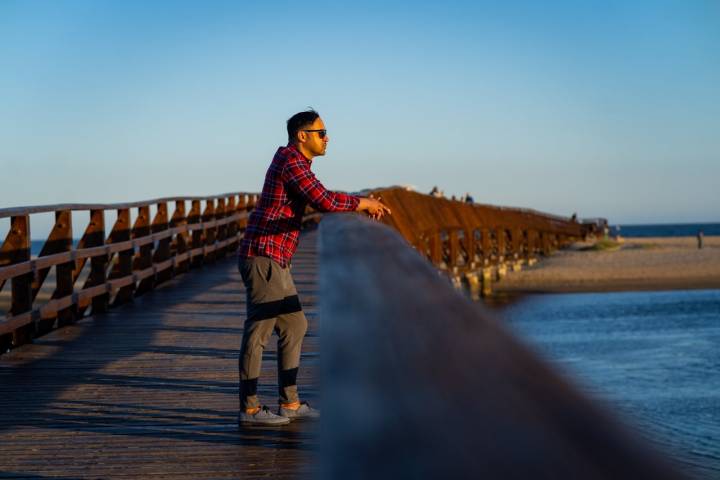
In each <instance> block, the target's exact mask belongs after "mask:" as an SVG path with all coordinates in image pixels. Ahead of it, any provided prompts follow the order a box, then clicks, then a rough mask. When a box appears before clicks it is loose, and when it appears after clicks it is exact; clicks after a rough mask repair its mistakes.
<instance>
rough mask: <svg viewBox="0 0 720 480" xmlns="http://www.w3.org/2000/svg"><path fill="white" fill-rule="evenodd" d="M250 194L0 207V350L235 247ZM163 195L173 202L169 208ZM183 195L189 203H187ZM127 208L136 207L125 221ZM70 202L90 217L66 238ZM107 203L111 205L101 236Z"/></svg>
mask: <svg viewBox="0 0 720 480" xmlns="http://www.w3.org/2000/svg"><path fill="white" fill-rule="evenodd" d="M257 198H258V195H257V194H254V193H230V194H223V195H214V196H208V197H171V198H161V199H155V200H146V201H141V202H131V203H118V204H82V205H81V204H60V205H51V206H36V207H16V208H9V209H3V210H0V218H2V217H9V218H10V223H11V224H10V230H9V232H8V235H7V238H6V239H5V241H4V242H3V243H2V245H1V246H0V289H2V287H3V285H4V284H5V283H6V282H8V281H9V282H10V284H11V290H12V292H11V301H12V304H11V306H10V310H9V312H8V313H7V314H6V315H5V318H4V319H2V318H0V353H2V352H4V351H6V350H7V349H9V348H14V347H16V346H18V345H21V344H23V343H26V342H29V341H31V340H32V338H34V337H36V336H39V335H42V334H44V333H46V332H48V331H50V330H51V329H53V328H56V327H59V326H62V325H65V324H67V323H70V322H74V321H75V320H77V319H78V318H80V317H82V316H84V315H85V314H87V313H88V312H89V311H92V312H93V313H95V312H102V311H104V310H105V309H107V308H108V307H109V306H115V305H119V304H122V303H124V302H127V301H130V300H131V299H132V298H133V297H135V296H137V295H141V294H143V293H145V292H147V291H149V290H152V289H153V288H155V286H157V285H159V284H161V283H163V282H165V281H167V280H169V279H170V278H172V277H173V276H175V275H177V274H179V273H183V272H186V271H188V269H190V268H194V267H198V266H201V265H202V264H203V263H206V262H211V261H214V260H215V259H216V258H220V257H223V256H225V255H226V253H228V252H231V251H233V250H234V248H235V247H237V245H238V241H239V239H240V238H241V237H242V232H243V231H244V228H245V225H246V223H247V218H248V213H249V211H250V210H251V209H252V208H253V207H254V205H255V203H256V201H257ZM168 202H174V203H175V211H174V212H173V214H172V215H170V214H169V211H168ZM187 202H190V204H191V206H192V208H191V209H190V210H189V211H186V203H187ZM203 202H204V208H203V205H202V203H203ZM151 205H157V211H156V213H155V215H154V218H150V212H151V210H150V207H151ZM133 208H136V209H137V215H136V220H135V223H134V225H131V224H130V218H131V217H130V211H131V209H133ZM77 210H89V212H90V219H89V221H88V223H87V225H86V226H85V230H84V234H83V236H82V238H80V240H79V242H78V244H77V245H76V246H73V235H72V216H71V211H77ZM106 210H116V211H117V220H116V222H115V224H114V225H113V226H112V229H111V232H110V233H109V235H107V236H106V232H105V219H104V217H105V215H104V212H105V211H106ZM49 211H53V212H54V213H55V218H56V221H55V225H54V227H53V229H52V231H51V232H50V235H49V236H48V239H47V240H46V241H45V244H44V245H43V247H42V251H41V252H40V255H39V256H38V257H37V258H31V255H30V246H31V245H30V243H31V242H30V218H31V217H30V215H31V214H35V213H43V212H49ZM308 218H310V219H312V218H314V217H308ZM88 262H90V267H89V269H88V268H87V267H86V265H87V264H88ZM50 269H55V272H56V282H55V284H54V285H53V287H54V291H53V293H52V296H51V298H49V299H48V300H47V301H45V303H43V304H37V303H39V302H35V299H36V297H37V296H38V294H39V292H40V290H41V288H42V287H43V285H44V284H45V280H46V278H47V276H48V273H49V271H50ZM83 269H85V270H86V271H87V270H89V272H88V275H87V278H86V280H85V282H84V284H82V285H76V283H77V281H78V279H79V278H80V277H81V273H82V272H83Z"/></svg>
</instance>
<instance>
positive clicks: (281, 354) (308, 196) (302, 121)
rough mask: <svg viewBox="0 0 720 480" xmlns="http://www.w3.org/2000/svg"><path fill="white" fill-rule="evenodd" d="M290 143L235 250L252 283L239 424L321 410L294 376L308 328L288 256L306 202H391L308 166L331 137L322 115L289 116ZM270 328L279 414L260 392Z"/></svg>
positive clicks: (350, 205) (373, 210)
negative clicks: (340, 186) (327, 179)
mask: <svg viewBox="0 0 720 480" xmlns="http://www.w3.org/2000/svg"><path fill="white" fill-rule="evenodd" d="M287 132H288V145H287V146H286V147H280V148H278V150H277V153H275V157H274V158H273V160H272V162H271V164H270V168H268V171H267V174H266V175H265V185H264V186H263V191H262V194H261V196H260V200H259V201H258V204H257V205H256V207H255V209H254V210H253V211H252V213H251V215H250V218H249V220H248V225H247V229H246V230H245V236H244V237H243V240H242V242H241V244H240V248H239V250H238V258H239V260H238V268H239V269H240V274H241V276H242V279H243V283H244V284H245V288H246V291H247V319H246V320H245V329H244V333H243V338H242V346H241V349H240V362H239V363H240V415H239V424H240V425H247V424H260V425H283V424H286V423H289V422H290V419H293V418H317V417H318V416H319V413H318V411H317V410H315V409H313V408H312V407H310V405H308V404H307V403H306V402H300V399H299V398H298V393H297V384H296V377H297V373H298V366H299V364H300V349H301V346H302V340H303V337H304V336H305V330H306V329H307V320H306V319H305V314H304V313H303V311H302V306H301V304H300V300H299V299H298V295H297V290H296V289H295V285H294V283H293V280H292V277H291V275H290V260H291V258H292V256H293V254H294V253H295V250H296V249H297V244H298V237H299V235H300V226H301V221H302V216H303V213H304V212H305V207H306V205H308V204H310V205H311V206H312V207H313V208H315V209H316V210H319V211H321V212H352V211H358V212H367V213H368V214H369V215H370V216H372V217H373V218H381V217H382V216H383V215H385V214H386V213H390V210H389V209H388V208H387V207H386V206H385V205H383V204H382V203H381V202H380V201H379V200H375V199H372V198H360V197H356V196H353V195H347V194H344V193H338V192H330V191H328V190H326V189H325V187H324V186H323V185H322V183H320V181H319V180H318V179H317V178H316V177H315V174H314V173H313V172H312V171H311V170H310V167H311V165H312V160H313V158H315V157H317V156H322V155H325V150H326V149H327V144H328V141H329V140H330V139H329V137H328V135H327V130H326V129H325V124H324V123H323V121H322V119H321V118H320V115H318V113H317V112H315V111H314V110H310V111H306V112H300V113H297V114H295V115H293V116H292V117H290V119H289V120H288V121H287ZM273 330H275V331H276V332H277V334H278V357H277V358H278V384H279V390H280V392H279V393H280V406H279V409H278V412H277V414H275V413H273V412H271V411H270V409H269V408H267V407H264V406H261V404H260V402H259V400H258V397H257V384H258V377H259V376H260V366H261V361H262V354H263V350H264V349H265V346H266V345H267V343H268V341H269V339H270V336H271V335H272V332H273Z"/></svg>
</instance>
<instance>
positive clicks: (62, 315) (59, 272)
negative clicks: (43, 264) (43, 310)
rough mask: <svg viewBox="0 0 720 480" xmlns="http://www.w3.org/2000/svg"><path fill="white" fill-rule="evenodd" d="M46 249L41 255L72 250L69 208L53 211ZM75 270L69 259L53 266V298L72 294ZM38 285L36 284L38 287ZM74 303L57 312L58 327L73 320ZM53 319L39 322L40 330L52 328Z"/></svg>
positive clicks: (44, 330)
mask: <svg viewBox="0 0 720 480" xmlns="http://www.w3.org/2000/svg"><path fill="white" fill-rule="evenodd" d="M45 247H48V248H47V250H46V249H45V248H43V252H42V253H41V254H40V255H41V256H44V255H50V254H53V253H60V252H69V251H71V250H72V215H71V212H70V210H61V211H58V212H55V228H53V231H52V232H51V233H50V237H49V238H48V241H47V242H46V243H45ZM74 270H75V262H74V261H72V260H71V261H69V262H65V263H61V264H58V265H56V266H55V278H56V279H55V282H56V284H55V291H54V292H53V294H52V298H53V299H57V298H63V297H66V296H68V295H72V294H73V285H74V283H75V279H74V278H73V271H74ZM39 288H40V286H39V285H38V289H39ZM76 309H77V306H76V305H72V306H70V307H68V308H65V309H63V310H60V311H59V312H57V322H58V327H62V326H65V325H69V324H71V323H73V322H74V321H75V315H76ZM53 323H54V319H51V320H49V321H41V322H40V330H41V331H42V332H43V333H45V332H46V331H49V330H52V325H53Z"/></svg>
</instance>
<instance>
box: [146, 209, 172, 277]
mask: <svg viewBox="0 0 720 480" xmlns="http://www.w3.org/2000/svg"><path fill="white" fill-rule="evenodd" d="M167 229H168V207H167V202H160V203H158V204H157V212H156V213H155V218H154V219H153V222H152V226H151V232H152V233H161V232H165V231H167ZM171 243H172V237H171V236H170V237H165V238H163V239H161V240H158V242H157V247H156V248H155V252H154V253H153V263H161V262H164V261H166V260H169V259H170V244H171ZM172 274H173V270H172V266H169V267H167V268H165V269H164V270H160V271H158V272H157V274H156V275H155V283H154V284H153V287H152V288H155V286H156V285H159V284H161V283H162V282H166V281H168V280H170V279H171V278H172Z"/></svg>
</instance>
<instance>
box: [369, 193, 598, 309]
mask: <svg viewBox="0 0 720 480" xmlns="http://www.w3.org/2000/svg"><path fill="white" fill-rule="evenodd" d="M373 195H375V196H381V197H382V199H383V201H384V202H385V203H387V204H388V205H389V206H390V208H391V209H392V212H393V213H392V215H389V216H387V217H385V218H384V219H383V223H385V224H386V225H389V226H391V227H393V228H395V229H396V230H397V231H399V232H400V234H401V235H402V236H403V237H404V238H405V240H407V241H408V242H409V243H410V244H411V245H412V246H413V247H414V248H415V249H416V250H417V251H418V252H420V253H421V254H422V255H423V256H425V257H426V258H428V259H429V260H430V261H431V262H432V263H433V264H434V265H435V266H436V267H437V268H439V269H440V270H443V271H445V272H446V273H447V274H448V275H450V277H451V278H452V279H453V280H454V281H455V283H457V284H458V285H459V284H461V283H464V284H466V285H467V287H468V289H469V290H470V292H471V293H472V294H473V296H477V295H479V294H481V293H483V292H484V293H485V294H488V293H490V291H491V283H492V282H493V281H495V280H497V279H498V278H502V277H503V276H504V275H505V274H506V273H507V270H508V268H510V269H514V270H518V269H520V268H521V267H522V266H523V265H532V264H533V263H535V262H536V261H537V259H538V258H539V257H541V256H547V255H549V254H551V253H552V252H553V251H554V250H556V249H558V248H562V247H564V246H567V245H569V244H570V243H572V242H573V241H576V240H578V239H580V238H582V237H584V236H585V235H586V233H587V232H586V231H585V228H584V227H583V225H581V224H579V223H577V222H576V221H573V220H571V219H570V218H569V217H568V218H566V217H559V216H555V215H550V214H546V213H542V212H538V211H535V210H530V209H519V208H507V207H495V206H490V205H481V204H467V203H463V202H459V201H454V200H448V199H445V198H434V197H432V196H430V195H423V194H420V193H416V192H411V191H407V190H405V189H402V188H392V189H384V190H376V191H373Z"/></svg>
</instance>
